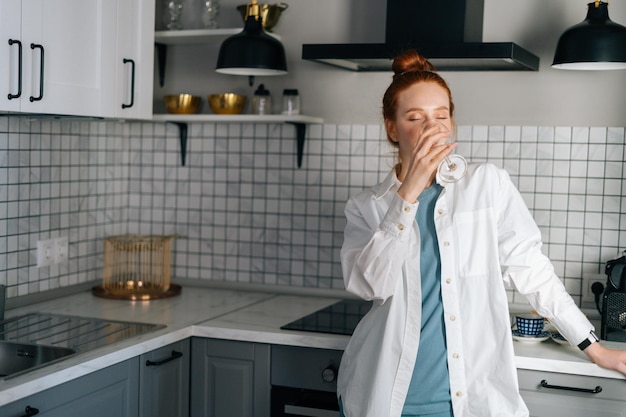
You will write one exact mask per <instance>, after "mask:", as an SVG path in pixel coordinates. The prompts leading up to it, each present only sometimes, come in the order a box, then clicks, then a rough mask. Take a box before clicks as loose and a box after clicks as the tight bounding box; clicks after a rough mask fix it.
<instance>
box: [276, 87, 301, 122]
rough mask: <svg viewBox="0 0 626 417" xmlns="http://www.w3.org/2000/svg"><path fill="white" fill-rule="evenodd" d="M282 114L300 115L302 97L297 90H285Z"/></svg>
mask: <svg viewBox="0 0 626 417" xmlns="http://www.w3.org/2000/svg"><path fill="white" fill-rule="evenodd" d="M281 113H282V114H285V115H295V114H300V96H299V95H298V90H297V89H295V88H286V89H284V90H283V100H282V111H281Z"/></svg>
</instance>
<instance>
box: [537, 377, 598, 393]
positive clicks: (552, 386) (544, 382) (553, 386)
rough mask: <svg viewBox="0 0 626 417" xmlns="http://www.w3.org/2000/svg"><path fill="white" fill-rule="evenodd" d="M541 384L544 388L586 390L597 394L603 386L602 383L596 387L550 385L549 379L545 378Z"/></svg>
mask: <svg viewBox="0 0 626 417" xmlns="http://www.w3.org/2000/svg"><path fill="white" fill-rule="evenodd" d="M540 385H541V386H542V387H543V388H549V389H560V390H564V391H576V392H586V393H588V394H597V393H599V392H602V387H601V386H600V385H598V386H597V387H595V388H576V387H564V386H561V385H550V384H548V381H546V380H545V379H542V380H541V383H540Z"/></svg>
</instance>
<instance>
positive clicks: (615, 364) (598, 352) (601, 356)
mask: <svg viewBox="0 0 626 417" xmlns="http://www.w3.org/2000/svg"><path fill="white" fill-rule="evenodd" d="M583 352H584V353H585V355H587V357H588V358H589V359H591V361H592V362H593V363H595V364H596V365H598V366H600V367H602V368H606V369H612V370H614V371H618V372H621V373H622V374H624V375H626V350H617V349H609V348H606V347H604V346H602V345H601V344H600V343H598V342H596V343H592V344H590V345H589V346H588V347H587V349H585V350H584V351H583Z"/></svg>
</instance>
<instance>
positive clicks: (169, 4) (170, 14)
mask: <svg viewBox="0 0 626 417" xmlns="http://www.w3.org/2000/svg"><path fill="white" fill-rule="evenodd" d="M182 14H183V0H165V16H164V18H165V27H166V28H167V30H181V29H182V28H183V25H182V23H181V21H180V20H181V16H182Z"/></svg>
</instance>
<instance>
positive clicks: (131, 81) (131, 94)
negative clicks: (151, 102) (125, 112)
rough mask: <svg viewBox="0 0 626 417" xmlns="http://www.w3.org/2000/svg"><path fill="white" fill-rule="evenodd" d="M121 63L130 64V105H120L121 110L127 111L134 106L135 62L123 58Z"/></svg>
mask: <svg viewBox="0 0 626 417" xmlns="http://www.w3.org/2000/svg"><path fill="white" fill-rule="evenodd" d="M122 62H123V63H124V64H128V63H130V71H131V76H130V104H126V103H122V108H123V109H127V108H129V107H133V105H134V104H135V61H133V60H132V59H127V58H124V59H123V60H122Z"/></svg>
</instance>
